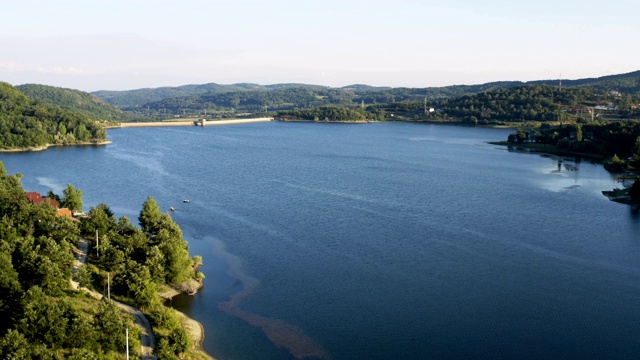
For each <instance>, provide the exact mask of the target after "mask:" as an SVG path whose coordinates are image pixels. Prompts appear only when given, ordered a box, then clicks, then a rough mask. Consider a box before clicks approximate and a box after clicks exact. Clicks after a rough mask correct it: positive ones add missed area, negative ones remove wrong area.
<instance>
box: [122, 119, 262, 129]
mask: <svg viewBox="0 0 640 360" xmlns="http://www.w3.org/2000/svg"><path fill="white" fill-rule="evenodd" d="M196 120H197V119H190V120H183V121H156V122H130V123H120V126H115V127H113V128H115V129H117V128H138V127H164V126H196V125H194V121H196ZM272 120H273V118H255V119H230V120H207V122H206V125H205V126H217V125H232V124H249V123H256V122H268V121H272Z"/></svg>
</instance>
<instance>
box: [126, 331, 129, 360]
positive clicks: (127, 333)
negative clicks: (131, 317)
mask: <svg viewBox="0 0 640 360" xmlns="http://www.w3.org/2000/svg"><path fill="white" fill-rule="evenodd" d="M126 337H127V360H129V328H126Z"/></svg>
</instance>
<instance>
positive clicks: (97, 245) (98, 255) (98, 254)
mask: <svg viewBox="0 0 640 360" xmlns="http://www.w3.org/2000/svg"><path fill="white" fill-rule="evenodd" d="M98 247H100V240H99V238H98V230H96V257H100V253H99V252H98V251H99V250H98Z"/></svg>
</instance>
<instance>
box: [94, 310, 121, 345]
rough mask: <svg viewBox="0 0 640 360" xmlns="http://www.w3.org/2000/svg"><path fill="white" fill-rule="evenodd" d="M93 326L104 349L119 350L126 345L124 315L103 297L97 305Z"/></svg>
mask: <svg viewBox="0 0 640 360" xmlns="http://www.w3.org/2000/svg"><path fill="white" fill-rule="evenodd" d="M94 320H95V328H96V333H97V334H98V338H99V343H100V344H101V345H102V348H103V349H105V350H106V351H120V350H121V349H124V347H125V346H126V338H125V334H124V331H123V329H124V328H125V327H126V325H127V321H126V320H125V318H124V315H123V314H122V313H121V312H120V310H118V307H117V306H116V305H115V304H114V303H113V302H111V301H110V300H106V299H103V300H102V301H101V302H100V305H99V306H98V313H97V314H96V316H95V318H94Z"/></svg>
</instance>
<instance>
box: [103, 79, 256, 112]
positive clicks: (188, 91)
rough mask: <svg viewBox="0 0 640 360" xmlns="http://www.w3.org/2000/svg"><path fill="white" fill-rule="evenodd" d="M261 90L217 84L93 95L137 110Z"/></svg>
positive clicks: (105, 92) (252, 86) (247, 85)
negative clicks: (186, 99) (149, 105)
mask: <svg viewBox="0 0 640 360" xmlns="http://www.w3.org/2000/svg"><path fill="white" fill-rule="evenodd" d="M256 88H260V85H256V84H236V85H220V84H215V83H209V84H201V85H184V86H177V87H167V86H165V87H159V88H146V89H136V90H125V91H110V90H100V91H96V92H93V93H92V94H93V95H96V96H98V97H99V98H101V99H103V100H105V101H107V102H109V103H110V104H113V105H115V106H119V107H121V108H129V109H135V108H139V107H143V106H144V105H145V104H147V103H152V102H156V101H161V100H164V99H171V98H177V97H184V96H191V95H200V94H206V93H222V92H236V91H246V90H254V89H256Z"/></svg>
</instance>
